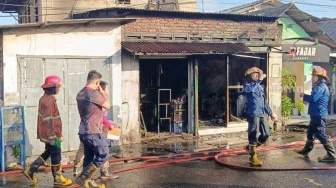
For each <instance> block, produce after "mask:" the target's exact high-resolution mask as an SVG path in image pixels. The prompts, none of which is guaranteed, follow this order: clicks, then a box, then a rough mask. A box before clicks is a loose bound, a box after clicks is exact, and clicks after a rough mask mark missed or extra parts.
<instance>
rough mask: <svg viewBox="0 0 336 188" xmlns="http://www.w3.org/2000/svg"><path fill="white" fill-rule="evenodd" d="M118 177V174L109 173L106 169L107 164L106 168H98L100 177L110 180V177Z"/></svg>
mask: <svg viewBox="0 0 336 188" xmlns="http://www.w3.org/2000/svg"><path fill="white" fill-rule="evenodd" d="M104 166H105V165H104ZM118 177H119V176H118V175H116V174H113V173H110V172H109V171H108V166H107V168H106V167H105V168H104V167H103V168H101V169H100V178H101V179H110V180H111V179H117V178H118Z"/></svg>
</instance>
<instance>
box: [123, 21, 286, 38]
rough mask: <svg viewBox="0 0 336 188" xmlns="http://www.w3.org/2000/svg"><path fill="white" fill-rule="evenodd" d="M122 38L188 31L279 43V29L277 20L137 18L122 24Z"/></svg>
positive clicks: (197, 33) (193, 33) (190, 32)
mask: <svg viewBox="0 0 336 188" xmlns="http://www.w3.org/2000/svg"><path fill="white" fill-rule="evenodd" d="M122 33H123V40H127V35H128V34H130V33H175V34H178V33H188V34H190V35H194V36H197V35H205V36H217V35H218V36H223V35H224V36H225V37H228V38H230V37H233V38H237V36H238V37H240V38H241V39H247V40H248V38H258V39H256V40H258V41H260V38H262V37H265V38H274V40H275V41H273V42H274V43H278V44H279V41H280V40H279V39H281V37H280V34H281V29H280V27H279V25H278V23H277V22H273V23H270V22H264V23H262V22H235V21H230V20H220V19H217V20H216V19H187V18H157V17H148V18H139V19H138V20H137V21H135V22H133V23H130V24H126V25H124V26H123V31H122Z"/></svg>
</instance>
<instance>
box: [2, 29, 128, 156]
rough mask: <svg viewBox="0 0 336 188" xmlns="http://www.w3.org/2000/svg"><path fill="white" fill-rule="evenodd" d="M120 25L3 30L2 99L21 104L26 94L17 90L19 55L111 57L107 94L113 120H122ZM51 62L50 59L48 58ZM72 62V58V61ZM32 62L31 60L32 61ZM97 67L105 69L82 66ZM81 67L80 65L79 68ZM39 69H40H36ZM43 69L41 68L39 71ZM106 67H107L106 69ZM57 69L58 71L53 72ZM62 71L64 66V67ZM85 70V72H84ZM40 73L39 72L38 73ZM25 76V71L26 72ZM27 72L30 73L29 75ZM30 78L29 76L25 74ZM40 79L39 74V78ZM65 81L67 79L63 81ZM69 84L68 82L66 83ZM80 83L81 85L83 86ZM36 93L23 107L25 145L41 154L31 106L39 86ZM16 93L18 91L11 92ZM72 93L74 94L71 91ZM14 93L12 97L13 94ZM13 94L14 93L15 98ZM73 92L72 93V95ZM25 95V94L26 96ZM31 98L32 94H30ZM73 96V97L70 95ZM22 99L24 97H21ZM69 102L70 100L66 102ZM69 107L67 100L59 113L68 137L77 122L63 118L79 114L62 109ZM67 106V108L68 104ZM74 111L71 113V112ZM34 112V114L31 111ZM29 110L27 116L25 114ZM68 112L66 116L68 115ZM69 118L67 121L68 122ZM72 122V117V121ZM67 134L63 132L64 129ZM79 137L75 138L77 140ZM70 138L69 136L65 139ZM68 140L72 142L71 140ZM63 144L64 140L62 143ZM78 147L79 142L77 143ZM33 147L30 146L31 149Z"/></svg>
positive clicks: (51, 71) (75, 134) (98, 64)
mask: <svg viewBox="0 0 336 188" xmlns="http://www.w3.org/2000/svg"><path fill="white" fill-rule="evenodd" d="M120 35H121V29H120V26H119V25H111V24H109V25H102V24H98V25H95V26H93V27H86V26H83V25H70V26H57V27H51V26H49V27H44V28H22V29H9V30H5V31H4V32H3V62H4V94H5V96H4V97H5V101H11V102H16V103H17V104H19V105H23V104H25V103H24V100H25V99H24V98H25V97H22V96H20V95H26V93H20V90H21V85H19V84H20V82H21V80H20V78H21V77H22V75H20V74H19V69H21V68H22V67H21V68H20V67H19V66H18V65H19V64H20V63H19V59H20V58H21V57H30V58H35V59H42V58H41V57H46V58H45V59H48V58H56V59H55V61H54V62H57V58H61V59H67V58H69V59H70V60H68V63H69V62H74V61H71V58H78V59H81V58H82V59H87V60H90V59H93V58H100V59H106V58H108V59H112V63H111V65H110V66H111V67H112V68H110V69H109V70H110V72H109V74H110V75H112V76H111V77H106V76H105V78H104V80H106V81H107V82H108V83H110V85H111V91H110V98H111V103H112V107H113V109H112V111H113V120H115V121H118V122H119V123H122V122H123V120H122V117H121V109H122V99H121V91H122V84H121V54H120V53H121V42H120V38H121V36H120ZM38 63H41V61H36V64H38ZM46 63H48V61H46ZM50 63H52V62H50ZM74 63H75V62H74ZM33 64H34V63H33ZM60 68H61V67H55V69H54V71H53V70H52V69H51V70H49V72H48V75H49V74H56V75H59V74H57V73H59V72H60V71H61V72H62V70H59V69H60ZM89 68H90V69H97V70H105V69H104V67H103V65H102V64H101V63H97V64H96V65H95V64H93V65H90V67H88V68H85V70H88V69H89ZM81 69H82V68H81ZM36 71H39V70H36ZM41 71H43V70H40V72H41ZM105 71H107V70H105ZM55 72H57V73H55ZM63 72H64V70H63ZM83 74H86V73H83ZM39 75H40V74H39ZM41 75H44V76H42V77H45V76H46V75H45V74H44V73H43V74H42V73H41ZM26 76H27V75H26ZM28 76H29V75H28ZM85 78H86V76H84V78H82V79H83V85H82V86H84V84H85ZM27 79H29V77H27ZM39 79H40V78H39ZM43 79H44V78H41V80H37V81H36V83H38V86H39V84H42V83H41V82H42V80H43ZM65 83H66V82H65ZM68 86H69V87H70V84H69V85H68ZM82 86H80V87H82ZM64 87H65V88H63V90H66V87H67V85H65V86H64ZM37 91H38V96H35V98H36V100H32V101H30V105H29V106H25V108H26V111H27V113H26V115H27V116H26V119H28V120H29V121H28V120H27V122H26V128H27V140H29V144H30V145H29V146H28V147H27V151H28V152H27V154H28V155H30V154H33V155H36V154H40V152H41V150H43V144H42V143H41V142H40V141H39V140H37V139H36V119H37V114H36V113H37V109H36V108H35V107H34V108H33V107H32V106H37V103H38V97H39V96H40V95H41V94H42V92H43V91H42V90H37ZM78 91H79V90H78ZM13 94H17V95H13ZM74 95H75V94H74ZM13 96H14V97H13ZM15 96H17V97H16V98H15ZM71 96H72V95H71ZM26 97H27V96H26ZM29 97H30V98H34V97H32V96H29ZM72 98H73V97H72ZM22 99H23V100H22ZM62 101H63V100H59V101H58V103H61V104H59V106H60V107H61V106H63V103H62ZM69 105H70V104H69ZM67 107H68V104H64V108H63V107H62V108H63V111H62V113H61V118H62V119H63V120H64V122H63V128H64V129H65V131H66V129H67V128H69V137H68V138H67V137H66V139H70V138H77V131H70V130H72V129H71V126H72V127H74V126H78V123H75V124H76V125H74V124H71V125H70V122H71V121H70V120H69V121H66V119H68V118H71V119H74V118H78V117H79V115H78V113H77V110H73V111H70V110H69V112H64V111H65V110H64V109H66V108H67ZM69 109H70V108H69ZM72 112H74V113H72ZM34 113H35V115H34ZM28 114H30V115H29V117H28ZM67 116H69V117H67ZM67 122H69V125H67ZM72 122H74V121H72ZM65 134H66V133H65ZM76 141H78V140H76ZM76 141H72V144H75V145H76ZM68 142H69V140H68ZM70 144H71V142H70ZM63 145H65V143H63ZM63 145H62V149H63V150H64V151H67V150H71V148H75V147H76V146H77V145H76V146H72V147H65V146H64V147H65V148H64V147H63ZM77 147H78V146H77ZM32 148H33V149H32Z"/></svg>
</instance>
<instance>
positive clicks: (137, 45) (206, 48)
mask: <svg viewBox="0 0 336 188" xmlns="http://www.w3.org/2000/svg"><path fill="white" fill-rule="evenodd" d="M121 45H122V47H123V48H124V49H125V50H127V51H129V52H131V53H134V54H135V55H196V54H236V53H245V52H249V51H250V49H249V48H248V47H246V45H245V44H242V43H195V42H122V43H121Z"/></svg>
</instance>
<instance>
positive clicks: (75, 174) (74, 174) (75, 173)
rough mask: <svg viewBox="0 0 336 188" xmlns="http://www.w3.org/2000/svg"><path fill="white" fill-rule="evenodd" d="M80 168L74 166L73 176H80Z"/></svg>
mask: <svg viewBox="0 0 336 188" xmlns="http://www.w3.org/2000/svg"><path fill="white" fill-rule="evenodd" d="M79 168H80V167H76V166H74V168H73V176H77V175H78V174H80V172H81V171H80V169H79Z"/></svg>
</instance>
